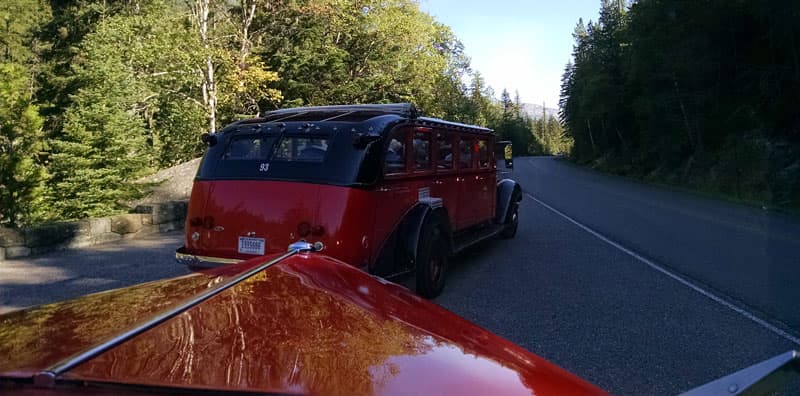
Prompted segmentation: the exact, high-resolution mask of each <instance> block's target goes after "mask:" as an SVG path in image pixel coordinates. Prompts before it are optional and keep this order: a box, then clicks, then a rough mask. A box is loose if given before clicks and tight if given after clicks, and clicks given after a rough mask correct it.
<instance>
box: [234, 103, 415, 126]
mask: <svg viewBox="0 0 800 396" xmlns="http://www.w3.org/2000/svg"><path fill="white" fill-rule="evenodd" d="M386 114H396V115H400V116H403V117H408V118H417V117H419V116H421V114H420V112H419V111H418V110H417V108H416V107H414V105H413V104H412V103H391V104H355V105H336V106H309V107H295V108H290V109H279V110H273V111H270V112H267V113H265V114H264V115H263V116H262V117H259V118H254V119H250V120H242V121H239V122H236V123H235V124H252V123H262V122H276V121H290V120H291V121H305V120H313V121H328V120H334V119H337V118H342V117H359V118H361V117H363V118H364V119H367V118H372V117H376V116H379V115H386Z"/></svg>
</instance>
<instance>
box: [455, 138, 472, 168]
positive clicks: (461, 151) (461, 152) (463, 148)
mask: <svg viewBox="0 0 800 396" xmlns="http://www.w3.org/2000/svg"><path fill="white" fill-rule="evenodd" d="M472 142H473V140H472V139H470V138H466V139H465V138H462V139H461V140H460V141H459V142H458V163H459V165H458V169H471V168H472Z"/></svg>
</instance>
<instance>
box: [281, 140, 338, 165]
mask: <svg viewBox="0 0 800 396" xmlns="http://www.w3.org/2000/svg"><path fill="white" fill-rule="evenodd" d="M327 152H328V139H326V138H316V137H310V138H309V137H297V136H284V137H283V138H281V141H280V142H278V144H277V146H276V147H275V152H274V153H273V154H272V160H273V161H303V162H322V160H324V159H325V154H326V153H327Z"/></svg>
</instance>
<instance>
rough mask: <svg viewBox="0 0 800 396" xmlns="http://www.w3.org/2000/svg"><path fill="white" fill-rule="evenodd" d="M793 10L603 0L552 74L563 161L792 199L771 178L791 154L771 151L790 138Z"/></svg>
mask: <svg viewBox="0 0 800 396" xmlns="http://www.w3.org/2000/svg"><path fill="white" fill-rule="evenodd" d="M798 16H800V4H798V3H796V2H794V3H792V2H785V3H782V4H781V5H779V4H778V3H775V2H771V1H767V0H757V1H745V0H735V1H723V0H711V1H703V2H664V1H657V0H640V1H637V2H635V3H633V5H631V6H630V9H629V10H626V8H625V7H624V3H620V2H616V1H615V2H611V1H604V2H603V5H602V9H601V13H600V19H599V20H598V22H597V23H591V22H590V23H589V24H588V26H584V25H583V23H582V22H580V23H579V25H578V26H577V28H576V30H575V34H574V38H575V46H574V52H573V62H574V63H571V64H569V65H567V67H566V69H565V73H564V77H563V80H562V93H561V108H562V114H561V117H562V121H563V122H564V124H565V126H566V130H567V132H568V134H569V135H570V136H571V137H572V138H573V139H574V147H573V149H572V156H573V158H574V159H576V160H577V161H579V162H585V163H595V164H600V163H602V164H603V165H604V166H605V167H607V168H608V169H610V170H612V171H618V172H623V173H629V174H632V175H637V176H643V177H648V178H655V179H658V180H667V181H670V182H675V183H679V184H683V185H689V186H692V187H697V188H700V189H703V190H710V191H712V192H720V193H723V194H728V195H733V196H736V197H740V198H745V199H752V200H757V201H759V202H765V203H766V202H772V203H775V204H780V205H784V204H785V202H797V200H798V198H797V197H796V196H794V195H792V194H796V193H797V192H796V190H795V189H793V188H792V187H788V186H789V185H792V183H791V182H787V180H786V178H785V177H783V176H781V175H785V174H787V172H788V173H791V172H790V171H787V169H794V168H793V167H795V166H796V165H795V164H797V163H798V162H800V160H798V157H797V152H796V151H793V150H783V149H778V148H779V147H786V146H793V145H797V144H798V143H800V132H798V131H800V117H798V115H797V114H798V113H797V110H796V104H797V99H798V96H797V92H800V61H798V59H800V52H799V51H798V47H797V43H798V42H800V29H798V27H797V24H796V21H797V18H798ZM786 155H789V156H793V157H789V158H786V157H784V156H786ZM736 164H740V165H736ZM778 197H782V198H778Z"/></svg>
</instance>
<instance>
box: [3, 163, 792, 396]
mask: <svg viewBox="0 0 800 396" xmlns="http://www.w3.org/2000/svg"><path fill="white" fill-rule="evenodd" d="M516 166H517V169H516V170H515V171H514V175H513V176H514V177H515V178H517V179H518V180H519V181H520V182H521V183H522V184H523V187H524V188H525V190H526V191H527V192H529V193H531V194H532V196H533V197H535V198H536V199H538V200H539V201H536V200H534V199H532V198H531V197H530V196H526V197H525V199H524V200H523V203H522V206H521V223H520V229H519V233H518V235H517V237H516V238H515V239H513V240H499V241H498V240H494V241H488V242H486V243H483V244H481V245H480V246H477V247H475V248H472V249H470V250H469V251H467V252H465V253H464V254H461V255H460V256H458V257H456V258H455V260H454V264H455V265H454V267H453V268H452V270H451V272H450V278H449V281H448V282H449V283H448V285H447V288H446V289H445V291H444V293H443V294H442V295H441V296H440V297H439V298H437V299H436V302H437V303H439V304H441V305H443V306H445V307H446V308H448V309H450V310H452V311H454V312H456V313H458V314H459V315H462V316H464V317H466V318H467V319H469V320H472V321H473V322H476V323H478V324H479V325H481V326H483V327H486V328H488V329H489V330H491V331H494V332H496V333H498V334H500V335H502V336H504V337H506V338H508V339H510V340H512V341H514V342H516V343H518V344H520V345H522V346H524V347H526V348H528V349H529V350H531V351H533V352H534V353H537V354H539V355H541V356H544V357H545V358H547V359H550V360H551V361H553V362H555V363H556V364H559V365H561V366H563V367H565V368H566V369H568V370H570V371H572V372H574V373H576V374H578V375H579V376H581V377H584V378H587V379H588V380H590V381H592V382H594V383H596V384H598V385H600V386H601V387H603V388H605V389H607V390H609V391H611V392H612V393H614V394H621V395H625V394H631V395H641V394H647V395H661V394H665V395H668V394H677V393H679V392H680V391H684V390H687V389H690V388H692V387H695V386H698V385H700V384H702V383H704V382H707V381H710V380H712V379H715V378H717V377H720V376H722V375H723V374H726V373H730V372H732V371H735V370H737V369H739V368H742V367H744V366H747V365H750V364H752V363H755V362H758V361H760V360H763V359H766V358H768V357H771V356H773V355H776V354H779V353H781V352H784V351H786V350H789V349H800V344H798V343H796V342H795V341H792V340H793V339H795V338H797V337H798V331H797V328H798V326H797V324H798V318H797V316H798V315H800V309H798V308H794V309H793V308H792V306H795V307H797V305H798V304H797V303H795V302H796V301H800V299H798V297H797V294H798V291H797V290H794V289H793V288H792V287H791V285H792V284H795V285H798V284H800V282H798V276H800V275H798V274H800V265H798V255H800V250H798V247H797V238H800V227H798V225H797V224H798V222H797V221H795V220H791V219H789V218H787V217H785V216H779V215H775V214H771V213H768V212H763V211H760V210H756V209H751V208H745V207H739V206H735V205H728V204H724V203H719V202H716V201H710V200H706V199H702V198H698V197H694V196H691V195H686V194H680V193H675V192H671V191H667V190H664V189H661V188H653V187H649V186H645V185H641V184H637V183H631V182H628V181H626V180H624V179H620V178H616V177H609V176H603V175H599V174H597V173H594V172H591V171H587V170H584V169H581V168H577V167H573V166H571V165H569V164H566V163H564V162H561V161H557V160H555V159H552V158H530V159H529V158H521V159H517V161H516ZM547 206H549V207H551V208H552V209H553V210H551V209H548V207H547ZM554 210H555V211H559V212H561V213H563V214H564V215H566V216H569V217H570V218H572V219H574V220H575V221H576V222H578V223H580V224H583V225H584V226H585V227H588V228H590V229H592V230H594V231H595V232H596V233H597V234H598V235H599V237H598V235H593V234H591V233H589V232H587V231H586V230H585V229H583V228H581V227H580V226H578V225H576V224H575V223H573V222H571V221H569V220H568V219H566V218H565V217H564V216H562V215H560V214H558V213H556V212H555V211H554ZM601 238H606V239H607V240H608V241H610V243H609V242H608V241H605V240H603V239H601ZM180 239H181V238H180V235H175V234H172V235H167V236H160V237H157V238H151V239H149V240H141V241H126V242H123V243H122V244H120V245H112V246H104V247H98V248H93V249H86V250H83V251H72V252H61V253H57V254H53V255H48V256H44V257H40V258H37V259H34V260H28V261H12V262H11V269H10V270H9V269H7V264H5V263H4V264H2V265H0V305H6V306H12V307H14V306H17V307H19V306H24V305H28V304H34V303H42V302H49V301H55V300H58V299H62V298H66V297H71V296H76V295H80V294H82V293H86V292H89V291H97V290H101V289H106V288H112V287H118V286H123V285H127V284H132V283H137V282H141V281H145V280H150V279H156V278H160V277H166V276H172V275H178V274H182V273H185V270H184V269H182V268H180V267H179V266H177V265H175V264H173V262H172V258H171V257H172V251H173V248H174V246H176V245H177V244H179V243H180ZM613 244H617V245H616V246H615V245H613ZM636 255H638V256H639V257H638V258H637V257H636ZM647 263H650V264H653V265H657V266H661V267H663V269H664V270H665V271H669V272H671V273H674V274H675V276H676V277H678V278H679V279H681V280H683V281H684V282H685V283H681V282H680V281H678V280H676V279H674V278H672V277H669V276H667V275H665V274H664V273H663V272H659V271H658V270H655V269H653V267H651V266H649V265H648V264H647ZM687 284H690V285H692V286H694V287H695V288H694V289H693V288H692V287H689V286H687ZM698 290H700V291H703V292H708V293H710V294H711V295H713V296H714V297H715V298H718V301H715V300H713V299H711V298H709V297H708V296H707V295H704V294H702V293H701V292H698ZM726 304H728V305H726ZM732 307H733V308H734V309H732ZM737 310H738V311H737ZM748 315H751V316H750V317H748ZM753 318H755V319H756V320H761V322H760V323H758V322H757V321H754V320H753ZM780 332H784V334H783V335H781V334H779V333H780Z"/></svg>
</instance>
